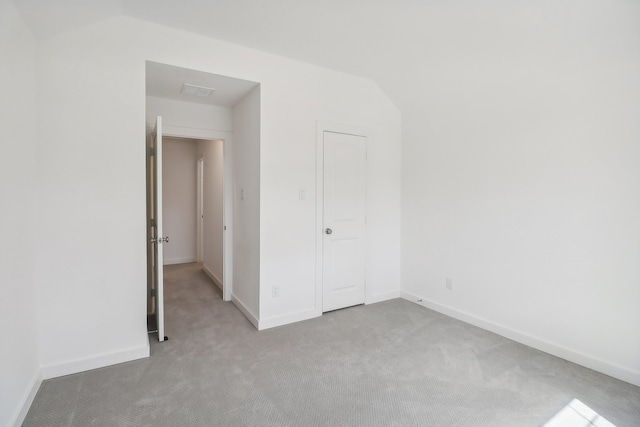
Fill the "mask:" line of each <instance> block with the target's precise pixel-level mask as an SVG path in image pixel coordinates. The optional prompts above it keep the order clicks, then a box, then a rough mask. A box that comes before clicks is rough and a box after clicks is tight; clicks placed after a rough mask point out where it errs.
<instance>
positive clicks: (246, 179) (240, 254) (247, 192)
mask: <svg viewBox="0 0 640 427" xmlns="http://www.w3.org/2000/svg"><path fill="white" fill-rule="evenodd" d="M233 128H234V134H233V158H234V161H233V225H234V232H233V294H232V299H233V301H234V302H235V303H236V305H239V307H240V308H241V309H242V310H243V311H244V312H245V314H246V315H247V316H249V318H250V320H252V322H253V323H254V324H256V323H257V322H256V321H257V320H259V319H260V86H257V87H256V88H255V89H253V90H252V91H251V92H249V93H248V94H247V95H246V96H245V97H244V98H242V99H241V100H240V101H239V102H238V103H237V104H236V105H235V107H234V108H233Z"/></svg>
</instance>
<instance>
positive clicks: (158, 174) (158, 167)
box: [149, 116, 169, 341]
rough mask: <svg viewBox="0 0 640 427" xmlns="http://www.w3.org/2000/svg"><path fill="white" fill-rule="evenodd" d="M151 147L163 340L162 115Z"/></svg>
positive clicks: (156, 273)
mask: <svg viewBox="0 0 640 427" xmlns="http://www.w3.org/2000/svg"><path fill="white" fill-rule="evenodd" d="M151 144H152V147H151V153H152V154H151V159H152V160H151V161H152V163H153V165H152V166H153V168H152V169H153V172H152V173H153V179H152V182H153V185H152V198H153V200H152V203H151V205H152V207H151V211H152V216H151V229H152V232H151V239H150V242H149V243H150V244H151V245H152V246H153V247H154V249H155V250H153V251H152V252H153V288H154V290H155V292H154V296H155V298H154V300H155V307H154V308H155V314H156V322H157V326H158V341H164V340H165V339H166V337H165V336H164V271H163V264H164V263H163V254H162V252H163V251H162V244H163V243H166V242H168V241H169V238H168V237H164V236H163V234H162V117H160V116H158V117H157V119H156V126H155V128H154V130H153V138H152V142H151Z"/></svg>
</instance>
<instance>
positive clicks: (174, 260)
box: [162, 257, 197, 265]
mask: <svg viewBox="0 0 640 427" xmlns="http://www.w3.org/2000/svg"><path fill="white" fill-rule="evenodd" d="M163 261H164V262H163V264H162V265H174V264H187V263H191V262H197V259H196V258H194V257H187V258H169V259H167V258H166V257H165V258H164V260H163Z"/></svg>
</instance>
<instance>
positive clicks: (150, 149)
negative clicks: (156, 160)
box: [149, 147, 156, 157]
mask: <svg viewBox="0 0 640 427" xmlns="http://www.w3.org/2000/svg"><path fill="white" fill-rule="evenodd" d="M155 154H156V150H155V149H154V148H153V147H149V157H153V156H155Z"/></svg>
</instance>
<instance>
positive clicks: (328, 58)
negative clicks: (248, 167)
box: [14, 0, 509, 80]
mask: <svg viewBox="0 0 640 427" xmlns="http://www.w3.org/2000/svg"><path fill="white" fill-rule="evenodd" d="M14 3H15V4H16V6H17V7H18V8H19V9H20V11H21V12H22V14H23V16H24V17H25V20H26V21H27V23H28V24H29V25H30V27H31V29H32V30H33V32H34V33H35V34H36V35H37V36H38V37H40V38H43V37H48V36H51V35H54V34H57V33H60V32H63V31H65V30H67V29H72V28H77V27H80V26H82V25H87V24H91V23H94V22H96V21H99V20H101V19H106V18H109V17H112V16H117V15H121V14H122V15H128V16H131V17H135V18H138V19H142V20H147V21H151V22H155V23H159V24H163V25H167V26H171V27H174V28H178V29H182V30H186V31H189V32H193V33H197V34H201V35H205V36H210V37H213V38H217V39H221V40H225V41H229V42H232V43H236V44H240V45H244V46H248V47H252V48H256V49H260V50H263V51H266V52H271V53H275V54H279V55H283V56H287V57H290V58H294V59H299V60H302V61H305V62H309V63H313V64H316V65H320V66H325V67H329V68H333V69H336V70H340V71H345V72H349V73H353V74H357V75H361V76H365V77H371V78H374V79H379V80H383V79H384V76H385V74H389V75H390V78H393V79H395V78H397V77H398V76H399V75H400V78H401V79H402V77H401V74H402V72H403V71H406V70H407V68H408V67H410V66H412V64H416V63H419V62H421V61H422V60H423V59H424V58H425V57H426V56H428V55H429V53H430V51H431V50H432V48H433V47H434V45H438V44H440V43H443V42H446V43H449V44H452V43H453V44H454V45H458V46H459V47H464V45H465V44H468V43H469V42H471V40H470V39H471V38H473V37H474V28H476V27H477V26H478V25H482V21H483V19H482V16H483V15H486V12H485V11H484V10H485V9H484V8H482V7H480V6H478V5H477V3H481V2H472V1H468V0H465V1H464V2H461V1H455V2H448V1H444V0H431V1H419V0H398V1H393V2H391V1H387V0H349V1H343V0H323V1H317V0H269V1H264V0H242V1H237V0H215V1H211V0H181V1H175V0H56V1H55V2H52V1H48V0H14ZM463 3H464V4H463ZM504 3H505V5H507V4H509V3H508V2H504ZM451 17H455V21H453V23H454V25H452V21H451V19H450V18H451ZM443 31H444V33H443ZM399 72H400V74H399Z"/></svg>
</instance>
